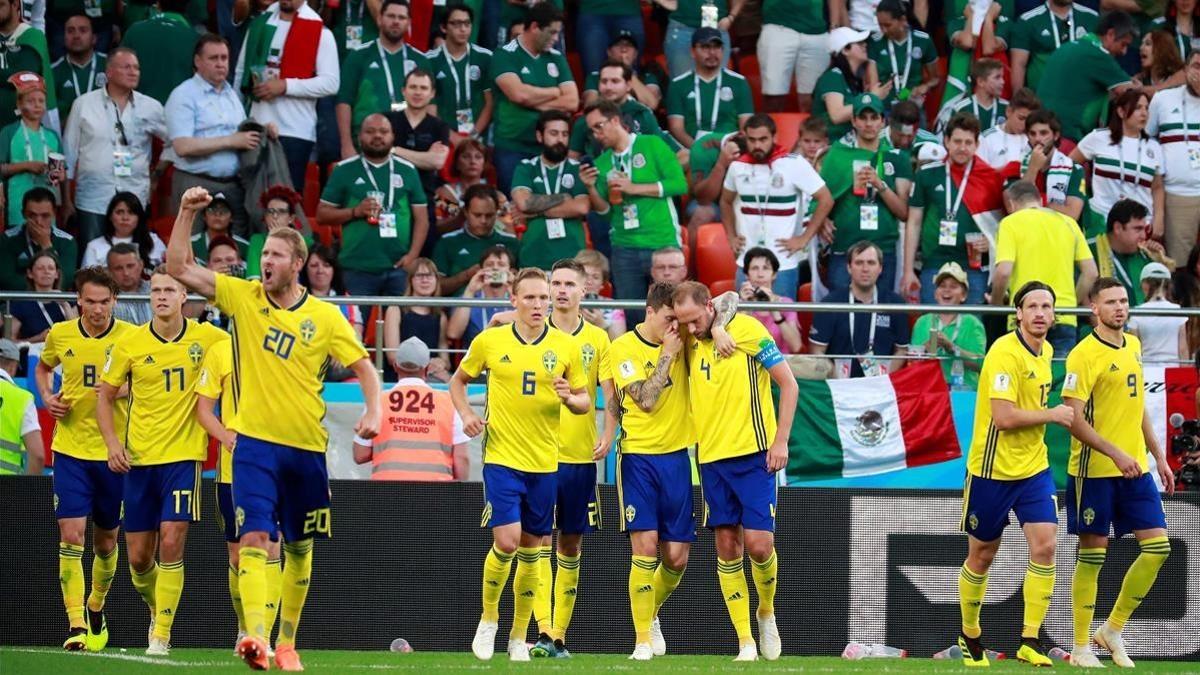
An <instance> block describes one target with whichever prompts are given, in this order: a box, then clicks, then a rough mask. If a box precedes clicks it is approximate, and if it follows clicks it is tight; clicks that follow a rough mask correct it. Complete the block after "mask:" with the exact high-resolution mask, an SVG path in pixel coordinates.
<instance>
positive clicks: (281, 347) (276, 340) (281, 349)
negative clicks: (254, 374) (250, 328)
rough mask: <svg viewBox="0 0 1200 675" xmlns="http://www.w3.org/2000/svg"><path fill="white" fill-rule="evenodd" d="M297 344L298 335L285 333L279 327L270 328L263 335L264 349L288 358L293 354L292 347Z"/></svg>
mask: <svg viewBox="0 0 1200 675" xmlns="http://www.w3.org/2000/svg"><path fill="white" fill-rule="evenodd" d="M295 345H296V336H294V335H292V334H291V333H285V332H283V331H281V330H279V329H278V328H270V329H268V330H267V334H266V335H265V336H264V337H263V349H265V350H267V351H269V352H271V353H272V354H275V355H276V356H278V357H279V358H281V359H284V360H287V358H288V357H289V356H291V355H292V347H294V346H295Z"/></svg>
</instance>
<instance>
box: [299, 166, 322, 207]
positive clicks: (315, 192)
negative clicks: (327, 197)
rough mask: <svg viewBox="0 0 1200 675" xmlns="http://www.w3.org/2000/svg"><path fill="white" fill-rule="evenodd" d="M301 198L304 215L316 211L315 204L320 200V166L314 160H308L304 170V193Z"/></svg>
mask: <svg viewBox="0 0 1200 675" xmlns="http://www.w3.org/2000/svg"><path fill="white" fill-rule="evenodd" d="M301 199H302V201H301V204H303V206H304V213H305V214H306V215H308V214H313V213H316V212H317V204H318V203H320V201H321V168H320V167H318V166H317V164H316V162H309V163H308V168H307V169H305V171H304V194H303V195H302V196H301Z"/></svg>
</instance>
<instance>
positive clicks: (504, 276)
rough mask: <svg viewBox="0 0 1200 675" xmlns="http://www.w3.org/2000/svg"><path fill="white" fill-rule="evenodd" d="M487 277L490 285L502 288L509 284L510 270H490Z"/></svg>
mask: <svg viewBox="0 0 1200 675" xmlns="http://www.w3.org/2000/svg"><path fill="white" fill-rule="evenodd" d="M485 277H486V279H487V282H488V283H489V284H495V285H497V286H500V285H503V284H506V283H508V270H490V271H489V272H488V273H487V274H486V275H485Z"/></svg>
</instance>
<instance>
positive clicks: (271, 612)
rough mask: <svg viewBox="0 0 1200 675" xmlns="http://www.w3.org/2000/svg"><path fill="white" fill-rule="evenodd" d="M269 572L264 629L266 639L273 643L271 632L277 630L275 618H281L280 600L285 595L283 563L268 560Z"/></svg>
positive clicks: (277, 559)
mask: <svg viewBox="0 0 1200 675" xmlns="http://www.w3.org/2000/svg"><path fill="white" fill-rule="evenodd" d="M265 569H266V572H267V608H266V612H265V613H264V614H263V620H264V621H263V627H264V628H266V629H267V632H266V633H264V635H263V636H264V637H265V638H266V639H267V643H268V644H270V642H271V631H272V630H274V629H275V618H276V617H277V616H279V600H280V596H282V595H283V561H281V560H280V559H279V558H276V559H274V560H268V561H267V566H266V568H265Z"/></svg>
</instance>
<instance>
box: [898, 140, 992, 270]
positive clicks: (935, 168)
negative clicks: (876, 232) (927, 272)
mask: <svg viewBox="0 0 1200 675" xmlns="http://www.w3.org/2000/svg"><path fill="white" fill-rule="evenodd" d="M947 173H948V170H947V167H946V165H945V164H941V163H938V164H928V165H926V166H925V167H924V168H922V169H921V170H920V171H918V172H917V175H916V177H915V179H914V181H913V188H912V195H911V196H910V197H909V200H908V204H909V206H912V207H915V208H920V209H924V210H925V213H924V217H923V218H922V219H921V244H920V249H921V261H922V264H923V265H924V266H925V269H933V270H936V269H938V268H939V267H941V266H942V265H944V264H946V263H948V262H956V263H958V264H959V265H960V266H962V268H963V269H964V270H965V269H968V267H969V265H968V263H969V262H970V261H969V260H968V256H967V239H966V236H967V235H968V234H971V233H974V232H978V231H979V226H978V225H976V224H975V219H974V218H972V217H971V212H970V210H969V209H968V208H967V205H966V204H963V203H961V201H962V200H961V198H960V197H959V190H958V184H957V183H955V182H954V181H953V180H951V179H950V177H949V176H948V175H947ZM947 201H949V207H947ZM956 207H957V210H956ZM950 212H953V213H954V217H953V220H954V222H955V223H956V224H957V225H956V226H955V227H954V228H953V232H950V231H949V230H950V229H951V228H947V231H945V232H943V231H942V221H946V220H950V218H947V217H946V214H947V213H950ZM951 236H953V237H954V244H953V245H943V237H947V239H945V240H944V241H949V239H948V237H951Z"/></svg>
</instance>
